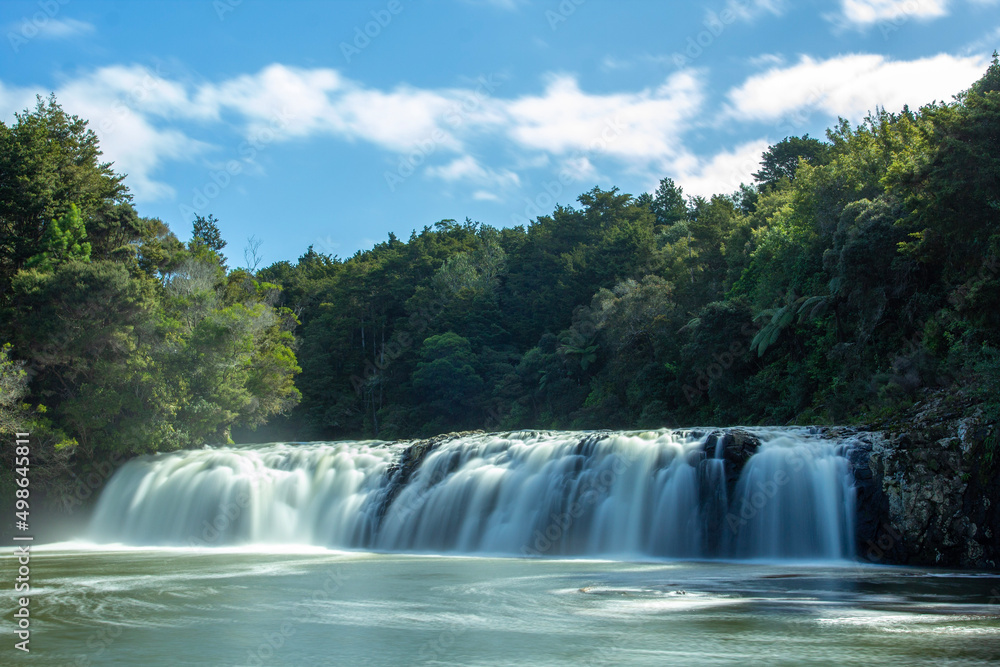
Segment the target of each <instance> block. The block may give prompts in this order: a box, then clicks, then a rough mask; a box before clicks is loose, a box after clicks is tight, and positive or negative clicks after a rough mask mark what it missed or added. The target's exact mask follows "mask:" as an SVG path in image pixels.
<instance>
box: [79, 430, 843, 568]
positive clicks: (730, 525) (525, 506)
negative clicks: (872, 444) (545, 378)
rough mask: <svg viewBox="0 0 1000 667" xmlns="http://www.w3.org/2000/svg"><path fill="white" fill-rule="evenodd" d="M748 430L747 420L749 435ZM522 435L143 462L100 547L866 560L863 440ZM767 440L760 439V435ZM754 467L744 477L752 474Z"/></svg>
mask: <svg viewBox="0 0 1000 667" xmlns="http://www.w3.org/2000/svg"><path fill="white" fill-rule="evenodd" d="M741 432H742V433H746V431H741ZM726 437H730V439H731V436H725V435H724V434H722V433H721V432H715V433H712V434H709V433H707V432H705V431H670V430H663V431H652V432H643V433H638V432H630V433H605V432H600V433H571V432H521V433H507V434H486V435H471V436H466V437H459V438H453V439H450V440H445V441H443V442H439V443H434V444H426V443H425V444H424V445H422V446H421V447H418V448H417V449H416V450H415V449H414V448H413V447H412V446H410V447H408V445H407V444H406V443H396V444H386V443H376V442H348V443H331V444H308V445H290V444H277V445H265V446H256V447H236V448H219V449H203V450H197V451H184V452H176V453H171V454H161V455H156V456H152V457H144V458H140V459H136V460H133V461H130V462H129V463H127V464H126V465H125V466H123V467H122V468H121V469H120V470H119V471H118V472H117V473H116V474H115V475H114V477H113V478H112V479H111V481H110V482H109V484H108V486H107V488H106V489H105V490H104V492H103V493H102V495H101V497H100V500H99V502H98V505H97V508H96V511H95V514H94V518H93V520H92V524H91V532H92V537H93V538H94V539H95V540H97V541H100V542H122V543H126V544H133V545H187V546H215V545H229V544H260V543H279V544H288V543H298V544H312V545H320V546H328V547H334V548H342V549H374V550H383V551H411V552H439V553H440V552H458V553H490V554H511V555H575V556H602V557H619V558H642V557H665V558H713V557H728V558H732V557H735V558H767V559H773V558H831V559H842V558H850V557H851V556H852V555H853V553H854V548H853V541H854V534H853V518H854V506H853V495H852V490H851V487H852V484H853V479H852V476H851V473H850V471H849V466H848V463H847V460H846V458H845V457H844V455H845V453H846V451H845V447H844V446H842V445H838V444H837V443H835V442H831V441H828V440H824V439H821V438H818V437H816V436H813V435H810V434H809V433H808V432H807V431H806V430H804V429H758V430H754V431H753V436H752V437H753V438H754V442H755V444H754V449H755V450H756V451H755V452H753V453H751V452H748V453H747V456H748V457H749V458H748V460H744V461H737V462H735V463H734V461H733V456H731V455H730V454H729V453H728V452H727V451H726V448H725V445H724V440H725V438H726ZM758 439H759V446H758V445H757V444H756V443H757V440H758ZM740 467H741V468H742V470H739V468H740Z"/></svg>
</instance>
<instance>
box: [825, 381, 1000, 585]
mask: <svg viewBox="0 0 1000 667" xmlns="http://www.w3.org/2000/svg"><path fill="white" fill-rule="evenodd" d="M827 434H828V435H830V436H831V437H841V438H853V439H854V440H855V446H854V448H853V450H852V451H851V453H850V455H849V456H850V460H851V463H852V465H853V467H854V474H855V478H856V480H857V502H858V526H857V527H858V555H859V556H860V557H861V558H863V559H865V560H868V561H871V562H876V563H892V564H906V565H928V566H938V567H958V568H975V569H997V568H998V564H1000V483H998V474H997V470H998V467H1000V466H998V465H997V462H994V461H993V460H992V455H991V454H990V452H991V450H992V447H991V446H990V442H991V440H992V439H995V438H996V437H997V425H996V424H991V423H989V422H988V421H987V420H986V419H985V418H984V417H983V412H982V409H981V408H979V407H977V406H976V405H975V404H974V403H973V402H972V401H971V400H970V399H967V398H965V397H963V396H961V395H946V394H943V393H931V392H928V393H927V394H925V395H924V397H923V399H922V400H921V401H919V402H918V403H916V404H915V405H914V406H913V407H912V408H910V409H909V410H907V411H905V412H904V413H902V414H899V415H897V416H896V417H894V418H893V419H892V420H887V421H884V422H881V423H877V424H873V425H871V426H868V427H865V428H863V429H829V430H828V431H827ZM998 449H1000V448H998Z"/></svg>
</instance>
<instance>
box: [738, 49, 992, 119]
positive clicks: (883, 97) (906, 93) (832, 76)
mask: <svg viewBox="0 0 1000 667" xmlns="http://www.w3.org/2000/svg"><path fill="white" fill-rule="evenodd" d="M985 68H986V61H985V59H983V58H982V57H979V56H970V57H965V58H962V57H957V56H952V55H947V54H941V55H937V56H933V57H929V58H920V59H918V60H908V61H894V60H889V59H888V58H886V57H885V56H881V55H865V54H854V55H846V56H839V57H836V58H830V59H828V60H814V59H812V58H810V57H809V56H802V58H801V59H800V60H799V62H798V63H796V64H794V65H791V66H789V67H784V68H779V67H775V68H772V69H769V70H767V71H766V72H763V73H761V74H757V75H754V76H752V77H750V78H749V79H747V80H746V81H745V82H744V83H743V84H742V85H741V86H739V87H737V88H734V89H732V90H730V91H729V92H728V94H727V98H728V103H729V104H728V109H727V112H726V114H725V116H726V117H728V118H735V119H737V120H741V119H742V120H755V121H776V120H781V119H782V118H787V117H788V116H789V115H792V114H801V113H804V112H809V111H818V112H822V113H824V114H827V115H830V116H834V117H836V116H843V117H845V118H849V119H852V120H860V119H861V118H862V117H863V116H864V115H865V114H866V113H867V112H868V111H871V110H874V109H875V107H876V106H882V107H885V108H887V109H889V110H890V111H899V110H900V109H902V107H903V105H906V104H908V105H910V106H911V107H914V108H916V107H918V106H920V105H922V104H926V103H928V102H931V101H933V100H940V101H946V100H950V99H951V97H952V96H953V95H954V94H955V93H957V92H958V91H959V90H961V89H963V88H966V87H968V86H969V85H970V84H972V83H973V82H974V81H976V80H977V79H978V78H979V77H980V76H981V75H982V73H983V71H984V70H985Z"/></svg>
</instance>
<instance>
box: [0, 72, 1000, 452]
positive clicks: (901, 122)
mask: <svg viewBox="0 0 1000 667" xmlns="http://www.w3.org/2000/svg"><path fill="white" fill-rule="evenodd" d="M998 72H1000V64H998V63H997V61H996V60H994V63H993V64H992V65H991V67H990V69H989V71H988V72H987V73H986V76H984V78H983V79H982V80H981V81H980V82H977V83H976V84H974V85H973V86H972V87H971V88H970V89H969V90H968V91H966V92H964V93H962V94H961V95H959V96H957V97H956V99H955V100H954V101H953V102H951V103H947V104H933V105H929V106H926V107H924V108H921V109H920V110H918V111H911V110H910V109H908V108H906V109H904V110H903V111H902V112H900V113H889V112H886V111H885V110H877V111H876V112H874V113H872V114H871V115H869V116H868V117H867V118H866V119H865V120H864V121H863V122H862V123H861V124H859V125H857V126H852V125H851V124H850V123H848V122H847V121H843V120H842V121H841V122H839V123H838V124H837V125H836V126H835V127H834V128H832V129H831V130H830V131H829V132H828V133H827V141H819V140H817V139H812V138H810V137H808V136H804V137H789V138H786V139H784V140H783V141H781V142H779V143H777V144H775V145H774V146H772V147H771V148H770V149H769V150H768V151H767V153H766V154H765V155H764V157H763V161H762V163H761V169H760V171H759V172H758V173H757V174H755V179H756V183H755V184H753V185H743V186H741V187H740V189H739V190H738V191H737V192H735V193H733V194H720V195H716V196H713V197H710V198H703V197H687V198H686V197H685V196H684V193H683V191H682V190H681V188H680V187H678V186H677V185H676V184H675V183H674V182H673V181H672V180H671V179H669V178H665V179H663V180H662V181H661V182H660V184H659V187H658V188H657V190H656V192H655V193H652V194H643V195H640V196H639V197H633V196H631V195H629V194H626V193H623V192H621V191H619V190H618V189H616V188H612V189H610V190H602V189H600V188H594V189H592V190H590V191H588V192H585V193H583V194H581V195H580V196H579V197H578V199H577V201H576V205H574V206H558V207H556V208H555V210H553V211H552V212H551V214H549V215H542V216H539V217H538V218H537V219H536V220H534V221H533V222H531V224H529V225H527V226H524V227H515V228H509V229H497V228H494V227H491V226H489V225H485V224H480V223H477V222H473V221H470V220H465V221H464V222H457V221H455V220H442V221H440V222H438V223H435V224H434V225H429V226H425V227H424V228H423V229H422V230H419V231H416V230H415V231H414V232H413V233H412V234H411V235H410V237H409V239H407V240H401V239H398V238H396V236H395V235H392V234H390V235H389V237H388V239H387V240H386V241H385V242H383V243H379V244H377V245H375V246H374V247H373V248H371V249H370V250H367V251H363V252H358V253H356V254H355V255H353V256H352V257H349V258H347V259H341V258H338V257H332V256H329V255H325V254H322V253H317V252H316V251H315V250H314V249H313V248H311V247H310V248H308V249H307V250H306V252H305V253H304V254H303V255H302V256H301V257H299V258H298V260H297V261H295V262H289V261H283V262H278V263H276V264H273V265H271V266H269V267H265V268H262V269H260V270H259V271H256V272H255V273H253V274H251V272H250V271H247V270H230V269H228V267H227V266H226V263H225V262H226V260H225V258H224V257H222V255H221V254H220V253H221V251H222V250H223V248H224V247H225V241H224V240H223V239H222V234H221V232H220V230H219V225H218V221H217V220H216V219H215V218H214V217H212V216H208V217H204V218H203V217H198V218H196V219H195V220H194V221H193V229H192V236H191V241H190V242H189V243H188V244H183V243H181V242H180V241H178V239H177V237H176V236H175V235H174V234H173V233H172V232H171V231H170V230H169V228H168V227H167V226H166V225H165V224H163V223H162V222H161V221H159V220H153V219H144V218H139V217H138V216H137V215H136V214H135V211H134V210H133V209H132V208H131V204H130V202H129V197H128V193H127V191H126V190H125V189H124V186H123V184H122V182H121V177H119V176H116V175H115V174H114V173H113V172H111V170H110V167H109V166H108V165H106V164H101V163H99V162H98V161H97V156H99V154H100V153H99V150H98V149H97V145H96V139H95V138H94V137H93V134H92V133H90V132H89V131H88V130H86V124H85V123H84V122H83V121H80V120H79V119H76V118H75V117H71V116H67V115H66V114H65V113H64V112H63V111H62V110H61V108H59V107H58V105H57V104H56V103H55V101H54V100H50V101H48V102H47V103H46V102H42V101H40V102H39V106H38V108H37V109H36V110H35V112H33V113H25V114H21V115H18V117H17V121H16V122H15V124H14V125H13V126H12V127H10V128H8V127H6V126H0V149H2V150H0V167H3V170H2V171H0V174H2V176H0V194H3V195H4V196H3V197H2V198H0V200H2V204H0V305H2V306H3V307H4V309H5V310H4V320H3V325H2V327H0V337H2V339H4V340H9V341H10V342H11V343H12V344H13V348H11V349H10V350H9V351H5V352H4V355H5V356H3V357H2V359H0V371H2V373H3V375H2V376H0V377H3V378H5V379H4V382H6V383H7V384H8V385H10V386H13V387H15V388H17V387H19V388H20V389H17V390H18V391H21V392H24V391H27V394H26V395H25V396H24V398H25V402H30V403H31V404H32V405H43V407H45V409H46V412H45V417H44V419H46V420H48V422H47V423H48V424H49V426H48V427H47V428H49V429H50V431H51V433H52V434H53V435H52V436H51V439H52V440H53V441H55V440H56V439H63V440H65V441H70V440H74V439H75V440H76V441H77V442H78V443H79V445H78V447H77V449H78V450H79V451H81V452H83V453H85V454H88V455H94V454H96V453H98V452H99V451H100V450H102V449H104V450H111V449H116V450H122V451H129V452H137V451H146V450H150V449H165V448H170V447H179V446H190V445H197V444H200V443H202V442H205V441H210V440H215V441H218V440H225V439H226V438H228V437H229V435H230V429H232V428H243V429H248V428H252V427H257V426H264V425H265V424H266V422H268V420H270V422H271V423H270V424H269V425H267V426H264V427H265V429H268V430H266V431H265V432H264V433H263V435H261V437H270V438H273V437H276V434H281V435H279V436H278V437H289V438H297V439H306V438H320V437H323V438H327V437H329V438H344V437H384V438H390V437H409V436H417V435H427V434H431V433H434V432H442V431H448V430H457V429H467V428H477V427H479V428H512V429H513V428H611V427H643V428H645V427H658V426H680V425H692V424H701V425H706V424H724V423H726V424H732V423H770V424H774V423H778V424H784V423H789V422H802V423H830V422H837V421H851V420H857V419H860V418H861V416H862V415H864V414H879V413H882V412H885V411H886V410H892V409H896V407H898V406H900V405H907V404H909V403H910V402H912V401H913V400H914V396H915V394H916V392H918V391H920V390H921V389H923V388H927V387H958V386H960V385H972V386H978V387H982V388H984V389H983V391H984V392H986V393H984V394H983V396H982V398H983V402H984V409H986V410H987V412H988V414H989V415H992V416H991V417H990V419H995V418H996V415H997V414H998V409H997V408H996V405H995V403H996V401H995V396H996V385H997V382H998V379H997V378H998V372H1000V371H998V363H997V353H996V352H995V350H997V349H1000V232H998V229H997V220H998V218H997V215H998V211H1000V199H998V194H997V193H1000V157H998V156H1000V143H998V142H1000V134H998V133H997V128H998V127H1000V86H998V84H997V80H998V79H997V77H998ZM25 193H26V194H25ZM86 244H90V251H89V256H88V252H87V245H86ZM107 304H114V308H107ZM20 365H23V367H24V368H25V369H26V370H29V371H30V372H31V373H32V375H31V378H32V379H31V383H30V385H28V386H27V387H26V388H25V387H24V386H23V383H21V382H22V381H21V380H18V379H17V378H21V377H22V376H20V375H18V374H17V370H16V369H17V368H20ZM300 366H301V374H299V367H300ZM12 378H14V379H12ZM18 383H21V384H18ZM4 386H7V385H4ZM990 392H992V393H990ZM300 394H301V402H300V403H298V404H296V403H297V401H298V398H299V395H300ZM17 400H21V399H17ZM8 403H9V401H8ZM4 406H5V407H4V408H3V409H5V410H8V411H9V410H11V409H12V408H11V407H10V405H8V404H4ZM5 414H9V412H8V413H5ZM282 414H286V415H287V416H285V417H282V416H281V415H282ZM33 419H36V420H42V417H39V416H38V415H37V414H35V415H34V416H33ZM39 423H40V422H39ZM240 437H252V436H251V434H249V433H248V432H247V431H246V430H244V431H241V432H240Z"/></svg>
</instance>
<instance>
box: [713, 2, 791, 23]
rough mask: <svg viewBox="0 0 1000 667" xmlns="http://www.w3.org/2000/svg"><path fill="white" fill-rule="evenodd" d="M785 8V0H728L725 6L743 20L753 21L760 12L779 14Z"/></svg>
mask: <svg viewBox="0 0 1000 667" xmlns="http://www.w3.org/2000/svg"><path fill="white" fill-rule="evenodd" d="M786 9H787V2H786V1H785V0H729V1H728V2H727V3H726V7H725V10H728V11H730V12H732V13H733V14H735V15H736V17H737V18H739V19H740V20H743V21H753V20H754V19H756V18H757V17H758V16H761V15H762V14H772V15H774V16H781V15H782V14H784V13H785V10H786ZM725 10H724V11H725Z"/></svg>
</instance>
